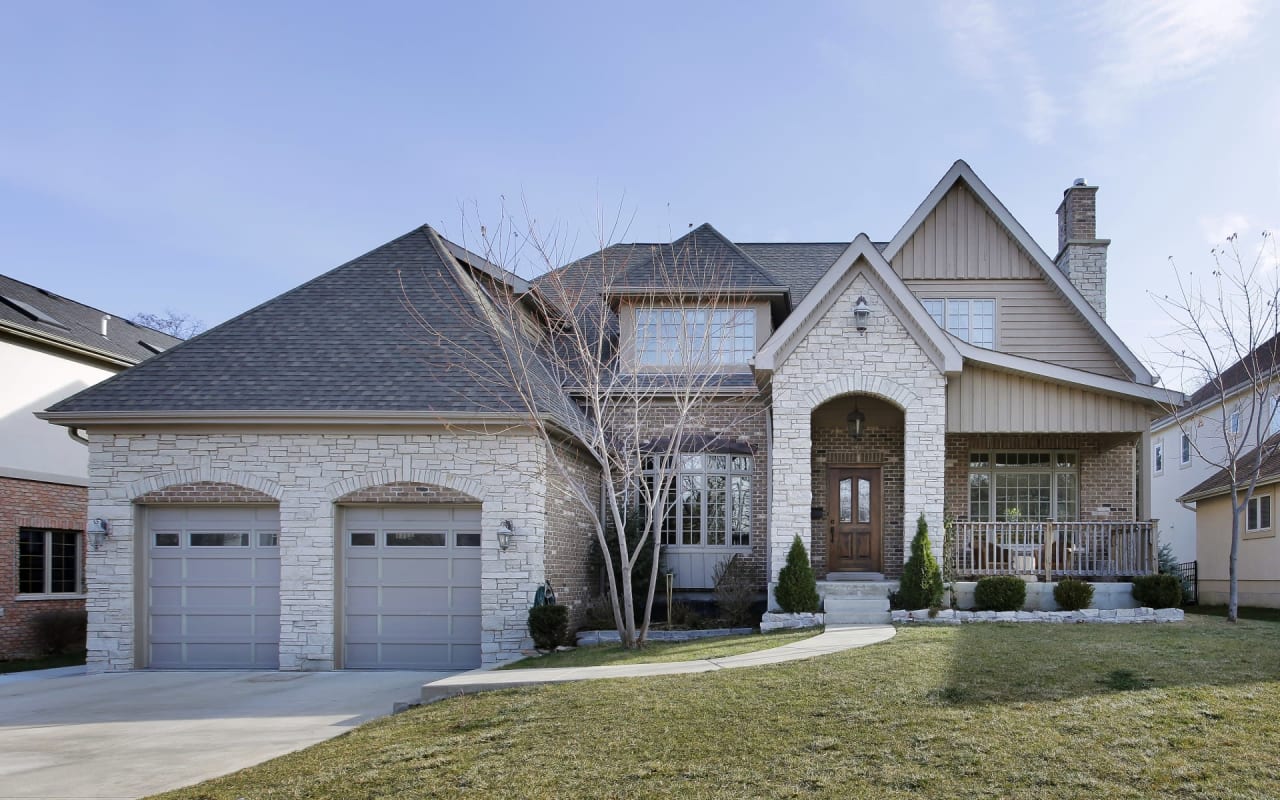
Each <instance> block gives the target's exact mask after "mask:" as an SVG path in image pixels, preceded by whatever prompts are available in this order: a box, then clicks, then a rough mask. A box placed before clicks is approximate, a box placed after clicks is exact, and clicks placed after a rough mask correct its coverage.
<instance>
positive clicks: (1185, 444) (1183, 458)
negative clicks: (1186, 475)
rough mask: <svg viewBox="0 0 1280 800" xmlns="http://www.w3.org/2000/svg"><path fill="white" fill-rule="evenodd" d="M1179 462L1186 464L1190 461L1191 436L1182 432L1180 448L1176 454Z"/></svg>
mask: <svg viewBox="0 0 1280 800" xmlns="http://www.w3.org/2000/svg"><path fill="white" fill-rule="evenodd" d="M1178 458H1179V459H1180V461H1179V463H1181V464H1183V465H1186V464H1190V463H1191V437H1190V436H1188V435H1186V434H1185V433H1184V434H1182V450H1181V452H1180V453H1179V455H1178Z"/></svg>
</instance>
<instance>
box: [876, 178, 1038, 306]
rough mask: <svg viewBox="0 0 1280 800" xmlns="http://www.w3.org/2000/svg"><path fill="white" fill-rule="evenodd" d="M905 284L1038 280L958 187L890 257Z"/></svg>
mask: <svg viewBox="0 0 1280 800" xmlns="http://www.w3.org/2000/svg"><path fill="white" fill-rule="evenodd" d="M892 264H893V271H894V272H896V273H898V275H900V276H901V277H902V279H903V280H905V281H908V282H910V281H912V280H916V279H924V280H935V279H944V280H945V279H953V278H966V279H972V278H1014V279H1017V278H1039V277H1040V269H1039V267H1037V266H1036V265H1035V264H1034V263H1032V261H1031V257H1030V256H1029V255H1027V253H1026V251H1024V250H1023V249H1022V248H1021V247H1020V246H1018V243H1017V242H1015V241H1014V240H1013V237H1011V236H1010V235H1009V232H1008V231H1007V230H1005V228H1004V226H1003V225H1001V224H1000V222H999V221H997V220H996V218H995V217H993V216H992V215H991V212H989V211H987V209H986V207H985V206H984V205H983V204H982V203H981V202H980V201H979V200H978V198H977V197H976V196H975V195H974V194H973V192H971V191H970V190H969V189H968V187H966V186H964V184H960V183H957V184H956V185H955V186H954V187H953V188H952V189H951V191H949V192H947V194H946V195H945V196H944V197H943V198H942V200H941V201H939V202H938V205H937V207H936V208H934V210H933V212H932V213H930V214H929V216H927V217H925V219H924V222H922V223H921V224H920V227H919V228H917V229H916V232H915V233H914V234H912V236H911V238H910V239H908V240H907V242H906V244H904V245H903V246H902V249H901V250H899V251H898V252H897V253H896V254H895V255H894V257H893V262H892Z"/></svg>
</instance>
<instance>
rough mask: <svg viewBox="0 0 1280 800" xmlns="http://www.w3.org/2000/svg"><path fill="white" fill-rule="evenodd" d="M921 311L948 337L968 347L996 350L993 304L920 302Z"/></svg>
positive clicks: (986, 302)
mask: <svg viewBox="0 0 1280 800" xmlns="http://www.w3.org/2000/svg"><path fill="white" fill-rule="evenodd" d="M920 302H921V303H923V304H924V310H925V311H928V312H929V316H931V317H933V321H934V322H936V323H938V325H940V326H941V327H942V329H943V330H945V331H946V332H947V333H950V334H951V335H953V336H957V337H959V338H961V339H963V340H964V341H966V342H968V343H969V344H973V345H977V346H978V347H985V348H987V349H988V350H989V349H991V348H994V347H995V346H996V301H995V300H951V299H947V300H942V299H937V298H932V299H928V300H921V301H920Z"/></svg>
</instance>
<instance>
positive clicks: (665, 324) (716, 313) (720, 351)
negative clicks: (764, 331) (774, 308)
mask: <svg viewBox="0 0 1280 800" xmlns="http://www.w3.org/2000/svg"><path fill="white" fill-rule="evenodd" d="M755 346H756V312H755V309H752V308H716V309H712V308H678V307H672V308H637V309H636V360H637V361H638V362H639V364H640V365H641V366H646V367H668V366H684V365H690V364H692V365H698V364H719V365H724V364H746V363H747V362H748V361H750V360H751V357H752V356H753V355H755V349H756V347H755Z"/></svg>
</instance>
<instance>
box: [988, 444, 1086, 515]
mask: <svg viewBox="0 0 1280 800" xmlns="http://www.w3.org/2000/svg"><path fill="white" fill-rule="evenodd" d="M1079 516H1080V470H1079V458H1078V457H1077V455H1076V454H1075V453H1074V452H1070V451H1044V452H1023V451H1012V452H1002V453H1001V452H997V453H992V452H984V453H970V454H969V519H970V520H973V521H975V522H1015V521H1020V520H1026V521H1031V522H1038V521H1044V520H1060V521H1063V522H1070V521H1074V520H1076V519H1078V518H1079Z"/></svg>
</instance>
